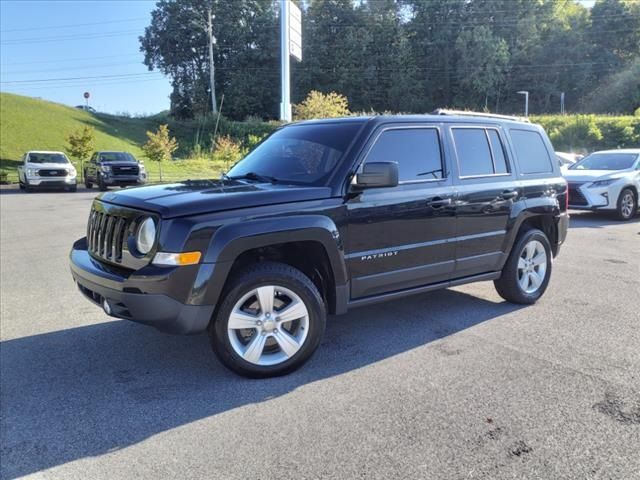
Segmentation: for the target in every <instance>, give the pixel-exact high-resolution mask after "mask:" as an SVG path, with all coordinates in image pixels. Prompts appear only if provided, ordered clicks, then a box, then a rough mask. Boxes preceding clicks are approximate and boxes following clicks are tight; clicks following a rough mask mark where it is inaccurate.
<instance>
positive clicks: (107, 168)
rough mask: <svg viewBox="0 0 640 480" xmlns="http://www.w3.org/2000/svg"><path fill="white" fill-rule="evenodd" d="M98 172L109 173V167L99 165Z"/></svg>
mask: <svg viewBox="0 0 640 480" xmlns="http://www.w3.org/2000/svg"><path fill="white" fill-rule="evenodd" d="M100 170H101V171H103V172H104V173H109V172H110V171H111V167H110V166H109V165H101V166H100Z"/></svg>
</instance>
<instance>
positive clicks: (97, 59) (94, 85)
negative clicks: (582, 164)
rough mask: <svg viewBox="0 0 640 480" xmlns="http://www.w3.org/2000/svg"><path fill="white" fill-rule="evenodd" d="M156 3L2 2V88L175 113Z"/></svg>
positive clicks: (105, 106) (114, 109) (116, 108)
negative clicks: (143, 38) (144, 50)
mask: <svg viewBox="0 0 640 480" xmlns="http://www.w3.org/2000/svg"><path fill="white" fill-rule="evenodd" d="M229 1H233V0H229ZM593 2H594V0H581V3H583V4H584V5H586V6H589V7H590V6H592V5H593ZM154 6H155V1H153V0H102V1H99V0H95V1H83V0H69V1H64V0H0V82H1V83H0V90H2V91H6V92H14V93H19V94H22V95H29V96H32V97H41V98H44V99H46V100H52V101H55V102H60V103H64V104H67V105H78V104H82V103H84V99H83V97H82V94H83V93H84V92H85V91H88V92H89V93H90V94H91V98H90V100H89V102H90V105H91V106H93V107H94V108H96V109H97V110H99V111H103V112H109V113H119V112H128V113H131V114H144V113H157V112H159V111H161V110H165V109H167V108H169V98H168V97H169V93H170V91H171V87H170V84H169V81H168V80H167V79H166V78H165V77H164V76H163V75H162V74H160V73H159V72H151V73H150V72H149V71H148V70H147V68H146V67H145V66H144V65H143V64H142V59H143V56H142V54H141V53H140V51H139V42H138V36H139V35H141V34H142V33H143V32H144V28H145V27H146V26H147V25H148V24H149V21H150V13H151V11H152V10H153V8H154ZM78 77H81V78H78ZM86 77H101V78H86ZM41 80H47V81H41Z"/></svg>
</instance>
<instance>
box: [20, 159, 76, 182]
mask: <svg viewBox="0 0 640 480" xmlns="http://www.w3.org/2000/svg"><path fill="white" fill-rule="evenodd" d="M77 179H78V173H77V172H76V169H75V167H74V166H73V165H72V164H71V162H70V161H69V159H68V158H67V156H66V155H65V154H64V153H62V152H48V151H35V150H33V151H30V152H27V153H25V154H24V156H23V157H22V164H21V165H20V166H19V167H18V183H19V184H20V188H21V189H24V190H26V191H27V192H31V191H33V190H36V189H40V188H42V189H44V188H61V189H64V190H69V191H70V192H75V191H76V189H77V188H78V181H77Z"/></svg>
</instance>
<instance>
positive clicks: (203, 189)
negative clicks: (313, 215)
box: [98, 180, 331, 218]
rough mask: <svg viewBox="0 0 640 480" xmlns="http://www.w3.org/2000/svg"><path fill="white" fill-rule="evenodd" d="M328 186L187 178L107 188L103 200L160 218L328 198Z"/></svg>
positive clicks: (102, 196)
mask: <svg viewBox="0 0 640 480" xmlns="http://www.w3.org/2000/svg"><path fill="white" fill-rule="evenodd" d="M330 195H331V189H330V188H328V187H306V186H299V185H277V184H271V183H255V184H254V183H244V182H240V181H224V182H222V181H218V180H195V181H194V180H188V181H186V182H181V183H172V184H169V185H151V186H148V187H138V188H128V189H126V190H121V191H119V192H106V193H103V194H102V195H100V196H99V197H98V199H99V200H101V201H103V202H108V203H112V204H115V205H122V206H126V207H132V208H137V209H141V210H147V211H150V212H155V213H159V214H160V215H161V216H162V217H163V218H172V217H182V216H186V215H199V214H203V213H214V212H221V211H224V210H233V209H238V208H251V207H258V206H261V205H274V204H278V203H289V202H302V201H306V200H321V199H325V198H329V197H330Z"/></svg>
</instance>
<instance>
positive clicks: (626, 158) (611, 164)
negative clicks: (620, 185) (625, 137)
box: [569, 153, 638, 170]
mask: <svg viewBox="0 0 640 480" xmlns="http://www.w3.org/2000/svg"><path fill="white" fill-rule="evenodd" d="M637 158H638V155H637V154H635V153H593V154H591V155H589V156H588V157H584V158H583V159H582V160H581V161H579V162H578V163H576V164H574V165H572V166H571V167H569V168H570V169H571V170H626V169H627V168H631V167H633V163H634V162H635V161H636V159H637Z"/></svg>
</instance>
